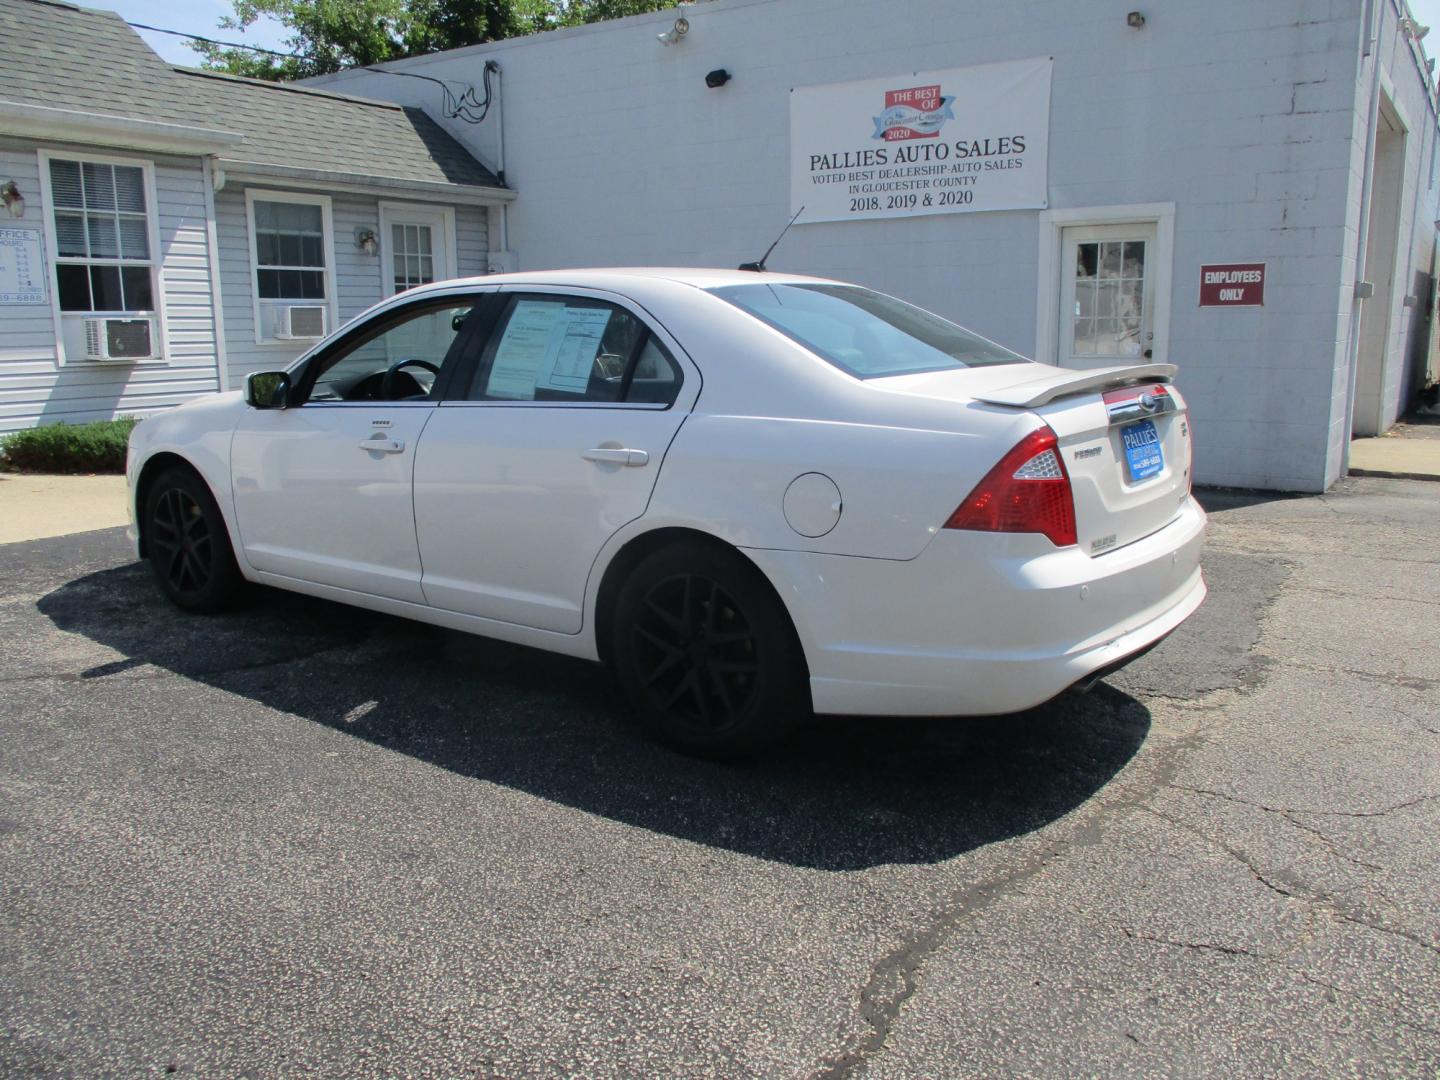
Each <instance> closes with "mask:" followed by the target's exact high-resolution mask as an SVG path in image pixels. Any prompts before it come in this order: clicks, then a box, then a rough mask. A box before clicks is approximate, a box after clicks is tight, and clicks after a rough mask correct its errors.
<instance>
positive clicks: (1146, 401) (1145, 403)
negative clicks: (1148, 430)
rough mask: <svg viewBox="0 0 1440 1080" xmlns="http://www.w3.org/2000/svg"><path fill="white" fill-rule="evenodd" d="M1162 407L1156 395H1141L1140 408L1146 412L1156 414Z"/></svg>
mask: <svg viewBox="0 0 1440 1080" xmlns="http://www.w3.org/2000/svg"><path fill="white" fill-rule="evenodd" d="M1159 407H1160V401H1159V399H1158V398H1156V396H1155V395H1154V394H1151V393H1148V392H1147V393H1144V394H1141V395H1140V408H1142V409H1144V410H1145V411H1146V412H1154V411H1155V410H1156V409H1158V408H1159Z"/></svg>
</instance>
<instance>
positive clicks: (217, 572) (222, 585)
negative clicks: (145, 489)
mask: <svg viewBox="0 0 1440 1080" xmlns="http://www.w3.org/2000/svg"><path fill="white" fill-rule="evenodd" d="M145 508H146V512H145V548H146V554H147V555H148V556H149V559H150V565H151V568H152V569H153V570H154V572H155V580H156V582H157V583H158V584H159V586H160V591H161V592H163V593H164V594H165V595H166V596H167V597H168V598H169V599H170V600H171V602H173V603H174V604H176V605H177V606H179V607H182V608H184V609H185V610H187V611H200V612H203V611H219V610H221V609H222V608H225V607H228V606H229V605H230V604H231V602H233V601H234V600H235V599H236V597H237V596H238V594H239V591H240V588H241V585H242V579H241V576H240V569H239V567H238V566H237V565H236V564H235V554H234V551H233V550H232V548H231V546H230V536H229V533H228V532H227V531H226V528H225V519H224V518H223V517H222V516H221V514H220V508H219V506H218V505H216V502H215V499H214V497H213V496H212V495H211V494H210V489H209V488H208V487H206V485H205V482H204V481H203V480H201V479H200V478H199V477H198V476H196V475H195V474H194V473H193V472H190V471H189V470H188V469H180V468H173V469H168V470H166V471H165V473H163V474H162V475H161V476H159V477H158V478H157V479H156V481H155V483H154V484H153V485H152V486H151V488H150V491H149V494H148V495H147V497H146V500H145Z"/></svg>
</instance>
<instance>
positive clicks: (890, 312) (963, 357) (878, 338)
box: [710, 284, 1029, 379]
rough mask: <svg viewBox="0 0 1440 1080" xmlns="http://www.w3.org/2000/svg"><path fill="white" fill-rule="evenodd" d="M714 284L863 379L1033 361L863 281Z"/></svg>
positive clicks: (727, 297)
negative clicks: (865, 285)
mask: <svg viewBox="0 0 1440 1080" xmlns="http://www.w3.org/2000/svg"><path fill="white" fill-rule="evenodd" d="M710 291H711V292H712V293H714V295H716V296H718V297H720V298H721V299H722V300H726V301H729V302H730V303H732V304H734V305H735V306H736V307H738V308H739V309H740V310H742V311H745V312H748V313H749V314H751V315H753V316H755V318H757V319H759V320H760V321H761V322H764V323H768V324H769V325H770V326H773V327H774V328H775V329H777V330H779V331H780V332H781V333H782V334H784V335H786V336H787V337H789V338H791V339H793V340H794V341H796V342H798V343H799V344H801V345H803V346H805V347H806V348H807V349H809V350H810V351H811V352H813V353H814V354H815V355H816V356H819V357H821V358H822V359H824V360H828V361H829V362H830V363H832V364H834V365H835V366H836V367H838V368H839V369H840V370H841V371H845V372H847V373H849V374H851V375H854V376H855V377H856V378H858V379H878V378H883V377H884V376H886V375H913V374H916V373H918V372H922V371H946V370H949V369H951V368H967V367H986V366H989V365H992V364H1025V363H1029V361H1028V360H1026V359H1025V357H1023V356H1021V355H1020V354H1019V353H1013V352H1011V351H1010V350H1009V349H1006V348H1003V347H1002V346H1000V345H996V344H995V343H994V342H993V341H987V340H986V339H985V338H982V337H981V336H980V335H978V334H972V333H971V332H970V331H969V330H966V329H965V328H964V327H963V326H956V325H955V324H954V323H952V322H950V321H948V320H946V319H942V318H941V317H940V316H939V315H935V314H932V313H931V312H929V311H926V310H925V309H924V308H918V307H916V306H915V305H913V304H907V303H905V301H903V300H897V299H895V298H894V297H893V296H885V295H884V294H883V293H877V292H871V291H870V290H869V289H862V288H860V287H859V286H857V285H791V284H757V285H728V286H725V287H723V288H718V289H711V290H710Z"/></svg>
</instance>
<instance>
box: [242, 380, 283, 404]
mask: <svg viewBox="0 0 1440 1080" xmlns="http://www.w3.org/2000/svg"><path fill="white" fill-rule="evenodd" d="M245 404H246V405H249V406H250V407H251V408H252V409H284V408H286V407H287V406H289V404H290V376H289V374H287V373H286V372H284V371H252V372H251V373H250V374H249V375H247V376H245Z"/></svg>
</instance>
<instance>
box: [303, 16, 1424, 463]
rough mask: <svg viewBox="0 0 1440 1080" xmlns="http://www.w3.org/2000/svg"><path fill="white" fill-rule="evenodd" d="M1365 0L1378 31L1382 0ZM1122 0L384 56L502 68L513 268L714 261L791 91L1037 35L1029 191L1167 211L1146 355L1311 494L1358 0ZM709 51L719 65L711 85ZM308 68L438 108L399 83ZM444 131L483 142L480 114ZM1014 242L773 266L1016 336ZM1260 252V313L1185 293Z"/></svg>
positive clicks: (793, 19)
mask: <svg viewBox="0 0 1440 1080" xmlns="http://www.w3.org/2000/svg"><path fill="white" fill-rule="evenodd" d="M1376 2H1378V3H1381V4H1383V5H1384V6H1385V8H1386V10H1387V20H1388V22H1387V25H1388V26H1389V27H1390V28H1391V30H1392V31H1393V24H1394V12H1393V2H1392V0H1376ZM1131 6H1139V7H1142V8H1143V11H1144V14H1145V16H1146V20H1147V22H1146V26H1145V27H1144V29H1142V30H1138V31H1137V30H1132V29H1130V28H1129V27H1128V26H1127V25H1126V23H1125V14H1126V10H1127V9H1126V5H1119V6H1118V7H1117V6H1115V5H1108V4H1096V3H1076V2H1074V0H1026V2H1024V3H1020V4H997V3H994V2H992V0H908V2H907V3H905V4H904V5H901V6H899V7H897V6H896V5H895V4H894V3H892V2H890V0H713V2H712V3H705V4H698V5H695V6H693V7H689V8H687V9H686V14H687V17H688V18H689V20H690V24H691V30H690V33H689V35H688V36H687V37H686V38H685V40H684V41H683V42H681V43H680V44H679V45H676V46H674V47H671V48H666V47H663V46H661V45H660V44H658V43H657V42H656V40H655V34H656V32H657V31H659V30H661V29H664V28H667V27H668V25H669V23H670V22H671V20H672V19H673V18H674V13H673V12H666V13H661V14H657V15H655V16H650V17H640V18H635V19H626V20H621V21H618V22H614V23H608V24H600V25H596V26H592V27H586V28H582V29H579V30H574V31H565V32H561V33H558V34H550V35H541V36H538V37H533V38H528V39H516V40H512V41H508V42H501V43H497V44H494V45H487V46H479V47H476V48H473V49H467V50H460V51H458V52H456V53H452V54H449V55H448V56H442V57H435V58H429V59H426V60H423V61H420V62H417V63H414V64H410V65H407V67H406V70H411V71H415V72H418V73H423V74H425V75H430V76H434V77H439V78H445V79H450V80H458V81H467V82H473V83H475V84H477V85H478V84H479V83H480V81H481V69H482V65H483V63H484V62H485V60H487V59H492V58H493V59H497V60H498V61H499V62H500V64H501V67H502V72H503V95H504V96H503V109H504V123H505V139H506V162H505V164H506V169H507V177H506V179H507V181H508V182H509V183H510V184H511V186H513V187H514V188H515V189H516V190H517V191H518V192H519V194H520V197H519V199H518V200H517V202H516V203H515V204H514V206H513V207H512V208H511V210H510V246H511V248H512V249H514V250H515V251H516V252H517V253H518V256H519V260H520V265H521V266H522V267H527V268H528V267H543V266H567V265H569V266H575V265H617V264H626V263H641V264H644V263H672V264H673V263H681V264H699V265H722V266H734V265H736V264H738V263H739V262H741V261H743V260H748V259H754V258H757V257H758V256H759V255H760V254H761V253H762V252H763V251H764V249H765V247H766V246H767V245H768V244H769V243H770V241H771V240H772V239H774V236H775V234H776V233H777V232H778V231H779V229H780V227H781V226H782V225H783V224H784V222H785V220H786V219H787V218H788V216H789V141H790V131H789V123H790V121H789V102H788V96H789V90H790V88H792V87H795V86H806V85H814V84H825V83H834V82H842V81H846V80H851V79H863V78H871V77H879V76H886V75H901V74H904V73H909V72H912V71H916V70H926V69H932V68H944V67H954V66H964V65H969V64H979V63H985V62H990V61H997V60H1007V59H1017V58H1023V57H1033V56H1053V57H1054V61H1055V63H1054V82H1053V91H1052V106H1051V126H1050V139H1051V141H1050V166H1049V171H1050V176H1049V188H1050V206H1051V207H1052V208H1094V207H1104V206H1111V205H1121V204H1132V203H1174V204H1175V206H1176V217H1175V250H1174V255H1173V264H1172V286H1173V288H1172V296H1171V327H1170V350H1169V355H1167V356H1163V357H1157V358H1158V359H1166V360H1170V361H1173V362H1175V363H1178V364H1179V365H1180V367H1181V385H1182V387H1183V388H1184V390H1185V391H1186V394H1187V396H1188V397H1189V399H1190V401H1191V404H1192V407H1193V410H1194V415H1195V419H1196V426H1197V433H1198V434H1197V447H1198V451H1197V452H1198V455H1199V457H1198V461H1197V476H1198V479H1199V480H1201V481H1202V482H1207V483H1222V484H1234V485H1244V486H1254V487H1265V488H1282V489H1295V490H1319V489H1320V488H1322V487H1323V486H1325V485H1326V484H1327V483H1328V482H1329V481H1330V480H1332V479H1333V477H1334V475H1335V472H1336V470H1337V469H1338V467H1339V460H1340V457H1339V451H1340V448H1341V447H1340V445H1339V444H1338V443H1337V442H1336V430H1335V428H1334V426H1333V424H1332V420H1333V418H1334V412H1335V400H1336V396H1337V395H1340V396H1341V397H1342V398H1343V395H1344V393H1345V391H1346V384H1347V380H1348V375H1347V372H1346V369H1345V341H1346V336H1347V332H1348V328H1349V326H1348V312H1349V295H1350V289H1351V286H1352V284H1353V269H1354V266H1353V259H1352V256H1353V252H1354V230H1353V224H1354V214H1353V213H1352V214H1351V215H1350V217H1349V219H1347V205H1348V204H1349V202H1350V201H1352V200H1353V199H1355V198H1358V186H1357V185H1358V174H1357V172H1356V169H1355V165H1356V158H1355V151H1354V146H1355V141H1356V139H1357V138H1358V140H1359V143H1360V145H1361V147H1362V148H1363V144H1364V118H1362V117H1357V115H1356V104H1355V102H1356V88H1357V85H1359V84H1360V83H1361V81H1362V76H1361V74H1360V72H1359V70H1358V68H1359V53H1360V47H1361V33H1362V30H1361V12H1362V9H1363V8H1364V7H1365V5H1364V4H1363V3H1362V2H1361V0H1260V2H1257V0H1207V2H1205V3H1195V2H1194V0H1153V2H1151V3H1149V4H1146V5H1131ZM1387 48H1388V46H1387ZM1394 57H1395V59H1394V60H1393V61H1391V60H1390V53H1389V52H1387V53H1386V58H1387V63H1391V64H1392V65H1393V66H1392V70H1391V77H1392V78H1393V79H1394V80H1395V82H1396V85H1397V88H1400V87H1402V86H1403V87H1405V88H1406V89H1405V90H1404V94H1407V95H1410V97H1413V98H1415V99H1416V100H1415V103H1414V105H1413V107H1412V106H1411V105H1409V104H1407V105H1406V108H1407V109H1408V110H1409V113H1410V116H1411V120H1412V122H1413V123H1414V124H1415V125H1416V126H1417V129H1418V128H1420V127H1422V126H1429V127H1433V125H1434V119H1433V113H1431V112H1429V111H1428V110H1427V108H1426V106H1425V104H1424V102H1423V101H1421V100H1418V99H1419V95H1420V94H1421V89H1420V87H1421V82H1420V78H1419V76H1418V74H1417V72H1416V71H1415V68H1414V65H1413V63H1411V62H1410V61H1409V59H1408V57H1406V56H1405V55H1404V54H1403V52H1398V51H1397V52H1395V53H1394ZM717 67H724V68H727V69H729V70H730V72H731V73H732V75H733V76H734V79H733V81H732V82H731V83H730V84H729V85H728V86H726V87H724V88H723V89H720V90H709V89H707V88H706V87H705V85H704V81H703V77H704V75H705V73H706V72H707V71H709V70H711V69H712V68H717ZM326 82H328V83H329V84H330V85H332V86H334V87H335V88H336V89H338V90H340V91H342V92H346V93H364V94H371V95H373V96H376V97H381V98H387V99H399V96H404V99H405V100H406V101H407V102H408V103H410V104H420V105H425V106H427V107H430V108H431V109H432V111H434V102H433V100H430V99H429V98H427V97H426V95H427V93H429V92H430V91H432V90H433V88H427V87H426V85H425V84H423V83H421V82H418V81H416V80H411V79H396V78H387V77H384V76H380V75H375V74H370V73H364V72H355V73H347V74H345V75H342V76H338V77H335V78H332V79H329V80H326ZM1402 96H1403V95H1402ZM1405 100H1407V101H1408V100H1410V98H1405ZM493 115H494V114H492V116H493ZM448 126H449V130H450V131H451V132H452V134H454V135H455V136H456V137H457V138H459V139H461V140H462V141H465V142H467V143H468V144H469V145H470V146H471V147H472V149H474V150H475V151H476V152H477V153H479V154H481V155H484V156H486V157H487V158H488V157H489V156H491V155H492V154H493V148H494V142H493V130H492V129H493V127H494V124H493V123H491V122H487V123H486V124H485V125H482V126H481V127H480V128H478V129H477V128H474V127H471V126H469V125H465V124H461V123H458V122H451V123H450V124H449V125H448ZM1407 197H1409V198H1415V197H1416V196H1415V192H1414V190H1413V189H1412V190H1411V191H1410V193H1409V195H1407ZM1422 201H1423V200H1422ZM1433 202H1434V199H1433V195H1432V196H1431V197H1430V201H1429V205H1431V206H1433ZM1433 216H1435V215H1434V214H1433V213H1432V212H1431V211H1430V210H1422V211H1421V212H1419V213H1418V215H1417V216H1416V220H1417V221H1420V222H1421V223H1423V224H1425V225H1426V227H1428V221H1429V218H1431V217H1433ZM1417 228H1418V226H1417ZM1417 236H1418V232H1417ZM1401 246H1402V248H1404V249H1405V250H1407V251H1408V250H1409V249H1410V248H1411V246H1412V245H1411V244H1410V243H1409V240H1408V238H1407V239H1406V240H1404V241H1402V245H1401ZM1038 248H1039V221H1038V213H1037V212H1035V211H1026V212H1004V213H974V214H957V215H950V216H937V217H926V218H917V219H910V220H890V221H869V222H847V223H836V224H816V225H806V226H799V227H797V228H796V229H794V230H793V231H792V233H791V235H790V236H789V237H788V238H787V239H786V240H785V242H784V243H783V244H782V245H781V246H780V248H779V249H778V250H777V252H776V253H775V255H774V256H773V257H772V259H771V265H772V266H773V267H774V268H775V269H777V270H796V271H801V272H813V273H821V274H826V275H830V276H835V277H840V278H848V279H850V280H855V281H860V282H863V283H866V284H870V285H873V286H875V287H877V288H881V289H884V290H886V291H889V292H894V293H898V294H899V295H901V296H904V297H907V298H909V299H913V300H915V301H917V302H919V303H921V304H924V305H925V306H928V307H931V308H933V309H935V310H937V311H940V312H942V313H944V314H946V315H949V316H950V317H952V318H955V319H957V320H958V321H960V322H962V323H965V324H967V325H969V326H972V327H974V328H975V329H977V330H979V331H980V332H982V333H984V334H986V335H988V336H990V337H993V338H995V339H997V340H999V341H1001V342H1003V343H1004V344H1006V345H1008V346H1010V347H1012V348H1015V349H1018V350H1020V351H1022V352H1025V353H1027V354H1029V353H1033V352H1034V350H1035V345H1036V339H1035V333H1036V332H1035V325H1036V317H1037V309H1036V303H1037V272H1038ZM1260 260H1264V261H1266V262H1267V263H1268V280H1267V285H1266V306H1265V307H1264V308H1263V309H1213V308H1207V309H1200V308H1199V307H1198V305H1197V294H1198V289H1199V267H1200V265H1201V264H1202V263H1206V262H1219V263H1227V262H1249V261H1260ZM1406 280H1408V276H1407V277H1406ZM1055 302H1056V303H1057V304H1058V298H1056V300H1055ZM1341 413H1342V416H1343V405H1342V410H1341Z"/></svg>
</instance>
